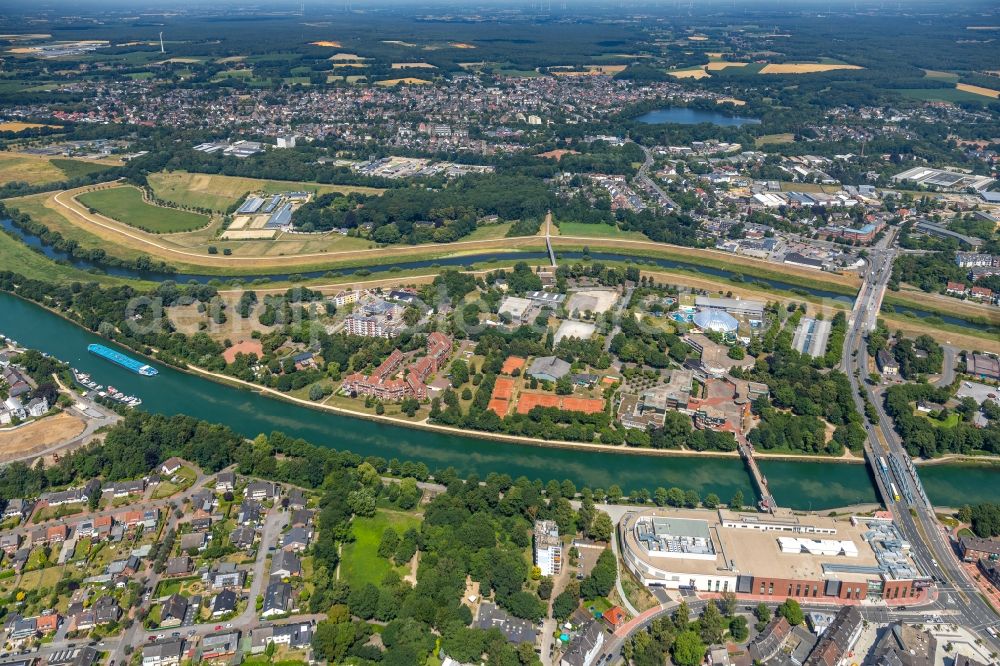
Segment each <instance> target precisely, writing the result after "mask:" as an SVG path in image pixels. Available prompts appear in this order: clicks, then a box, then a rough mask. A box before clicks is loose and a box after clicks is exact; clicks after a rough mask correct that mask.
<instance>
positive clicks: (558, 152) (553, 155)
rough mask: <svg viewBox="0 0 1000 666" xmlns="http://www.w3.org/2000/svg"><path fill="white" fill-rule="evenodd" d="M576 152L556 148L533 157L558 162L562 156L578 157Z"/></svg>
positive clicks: (578, 152)
mask: <svg viewBox="0 0 1000 666" xmlns="http://www.w3.org/2000/svg"><path fill="white" fill-rule="evenodd" d="M579 154H580V151H578V150H569V149H567V148H556V149H555V150H550V151H548V152H546V153H538V154H537V155H535V157H542V158H545V159H549V160H555V161H556V162H558V161H559V160H561V159H562V158H563V155H579Z"/></svg>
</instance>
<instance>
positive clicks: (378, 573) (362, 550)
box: [340, 509, 420, 588]
mask: <svg viewBox="0 0 1000 666" xmlns="http://www.w3.org/2000/svg"><path fill="white" fill-rule="evenodd" d="M387 527H392V528H393V529H395V530H396V531H397V532H398V533H399V535H400V536H402V535H403V532H405V531H406V530H408V529H410V528H411V527H413V528H419V527H420V517H419V516H418V515H415V514H412V513H403V512H402V511H391V510H389V509H379V510H378V511H377V512H376V513H375V515H374V516H373V517H371V518H358V517H356V518H355V519H354V521H353V522H352V523H351V530H352V531H353V532H354V536H355V541H354V542H353V543H349V544H345V545H344V552H343V554H342V555H341V560H340V577H341V578H342V579H344V580H346V581H347V582H348V583H350V584H351V587H352V588H354V587H355V586H361V585H364V584H365V583H373V584H375V585H378V584H379V582H380V581H381V580H382V577H383V576H385V574H386V572H387V571H388V570H389V569H390V568H392V566H393V565H392V563H391V562H389V561H388V560H384V559H382V558H381V557H379V556H378V545H379V542H380V541H381V540H382V533H383V532H385V529H386V528H387ZM397 569H398V570H399V571H400V573H401V574H405V573H406V570H405V567H397Z"/></svg>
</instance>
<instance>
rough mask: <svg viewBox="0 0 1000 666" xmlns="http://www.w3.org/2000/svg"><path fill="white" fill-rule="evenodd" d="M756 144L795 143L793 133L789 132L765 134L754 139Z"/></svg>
mask: <svg viewBox="0 0 1000 666" xmlns="http://www.w3.org/2000/svg"><path fill="white" fill-rule="evenodd" d="M754 143H755V144H756V145H757V146H768V145H773V144H779V143H795V135H794V134H792V133H791V132H787V133H784V134H765V135H764V136H759V137H757V138H756V139H755V140H754Z"/></svg>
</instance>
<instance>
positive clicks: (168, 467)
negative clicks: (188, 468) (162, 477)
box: [160, 456, 184, 476]
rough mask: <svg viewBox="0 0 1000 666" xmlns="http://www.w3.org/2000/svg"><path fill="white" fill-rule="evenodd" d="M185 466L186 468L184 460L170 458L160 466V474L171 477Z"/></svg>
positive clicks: (175, 457) (174, 457)
mask: <svg viewBox="0 0 1000 666" xmlns="http://www.w3.org/2000/svg"><path fill="white" fill-rule="evenodd" d="M183 466H184V461H183V460H181V459H180V458H178V457H177V456H171V457H170V458H167V459H166V460H164V461H163V464H162V465H160V472H161V473H163V474H166V475H167V476H170V475H172V474H174V472H176V471H177V470H179V469H180V468H181V467H183Z"/></svg>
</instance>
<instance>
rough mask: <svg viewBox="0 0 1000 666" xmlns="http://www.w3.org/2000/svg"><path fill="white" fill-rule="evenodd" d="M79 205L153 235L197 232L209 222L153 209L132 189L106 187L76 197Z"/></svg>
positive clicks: (181, 212) (201, 217) (187, 213)
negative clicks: (195, 230)
mask: <svg viewBox="0 0 1000 666" xmlns="http://www.w3.org/2000/svg"><path fill="white" fill-rule="evenodd" d="M80 203H82V204H83V205H84V206H87V207H88V208H92V209H94V210H96V211H97V212H98V213H100V214H101V215H104V216H105V217H110V218H111V219H113V220H118V221H119V222H123V223H125V224H128V225H130V226H133V227H138V228H139V229H144V230H146V231H151V232H153V233H167V234H169V233H177V232H181V231H192V230H194V229H200V228H201V227H204V226H205V225H207V224H208V223H209V219H208V217H206V216H204V215H200V214H198V213H192V212H190V211H186V210H176V209H174V208H163V207H161V206H153V205H150V204H148V203H146V202H145V201H143V198H142V192H140V191H139V190H138V189H137V188H135V187H130V186H124V187H110V188H107V189H102V190H95V191H93V192H88V193H86V194H83V195H81V196H80Z"/></svg>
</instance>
